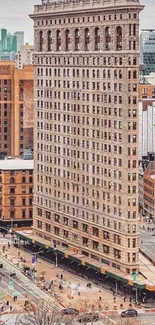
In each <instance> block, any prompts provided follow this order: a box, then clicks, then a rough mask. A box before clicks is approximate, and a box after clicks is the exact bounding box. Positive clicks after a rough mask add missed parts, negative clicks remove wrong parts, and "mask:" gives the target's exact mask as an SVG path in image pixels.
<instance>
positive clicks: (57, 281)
mask: <svg viewBox="0 0 155 325" xmlns="http://www.w3.org/2000/svg"><path fill="white" fill-rule="evenodd" d="M8 242H10V244H11V239H10V237H8V238H5V239H4V238H0V252H1V254H2V256H6V255H7V260H8V261H10V262H11V263H13V264H17V263H18V262H19V260H21V258H22V259H23V260H25V263H24V264H26V265H27V266H30V267H33V266H32V255H31V254H30V253H27V252H25V251H23V250H19V249H17V248H14V247H13V245H12V244H11V245H10V248H8ZM4 246H5V253H4V252H3V250H4ZM22 266H23V262H20V263H19V267H20V268H21V269H22ZM36 269H37V274H36V284H37V286H39V287H40V288H43V287H44V286H45V285H46V283H47V282H48V281H53V285H52V286H51V289H49V290H47V292H48V294H49V295H52V296H54V298H55V299H56V301H58V302H59V303H60V304H61V305H62V306H63V307H69V306H73V307H76V308H77V309H79V310H81V311H82V310H85V309H92V308H94V309H95V310H114V309H116V306H117V309H120V305H121V304H123V308H128V307H129V301H125V302H124V298H123V297H119V296H114V295H113V293H112V292H109V291H107V290H105V289H103V288H100V287H99V286H96V285H95V284H91V288H88V287H87V284H88V281H86V280H84V279H82V278H80V277H77V276H76V275H73V274H71V273H70V272H67V271H66V270H64V269H62V268H60V267H56V266H55V265H53V264H50V263H47V262H45V261H44V260H41V259H40V258H39V257H38V258H37V263H36ZM43 276H44V281H42V277H43Z"/></svg>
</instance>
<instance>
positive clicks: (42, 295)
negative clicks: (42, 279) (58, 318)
mask: <svg viewBox="0 0 155 325" xmlns="http://www.w3.org/2000/svg"><path fill="white" fill-rule="evenodd" d="M0 263H2V264H3V266H4V269H7V270H9V271H10V272H15V273H16V276H17V280H15V279H13V282H14V286H16V287H17V288H20V291H23V292H24V291H25V293H27V294H29V295H30V296H31V297H33V298H34V301H37V304H38V305H39V306H40V307H42V308H43V307H44V309H47V310H48V311H49V310H53V309H55V310H60V309H61V306H60V305H59V304H58V302H57V301H55V299H54V298H53V297H51V296H49V295H48V294H47V293H46V292H44V291H42V290H41V289H40V288H38V287H37V285H36V284H35V283H33V282H32V281H31V280H29V279H28V278H27V277H26V276H25V275H24V274H22V272H21V271H20V270H19V269H18V268H17V267H16V266H15V265H13V264H11V263H10V262H9V261H7V260H6V259H5V258H4V257H2V256H0Z"/></svg>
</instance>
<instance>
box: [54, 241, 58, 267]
mask: <svg viewBox="0 0 155 325" xmlns="http://www.w3.org/2000/svg"><path fill="white" fill-rule="evenodd" d="M53 242H54V247H53V250H54V251H55V267H58V253H57V242H56V240H53Z"/></svg>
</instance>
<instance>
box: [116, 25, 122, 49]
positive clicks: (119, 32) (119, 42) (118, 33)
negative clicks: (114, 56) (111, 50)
mask: <svg viewBox="0 0 155 325" xmlns="http://www.w3.org/2000/svg"><path fill="white" fill-rule="evenodd" d="M116 50H117V51H120V50H122V27H120V26H117V28H116Z"/></svg>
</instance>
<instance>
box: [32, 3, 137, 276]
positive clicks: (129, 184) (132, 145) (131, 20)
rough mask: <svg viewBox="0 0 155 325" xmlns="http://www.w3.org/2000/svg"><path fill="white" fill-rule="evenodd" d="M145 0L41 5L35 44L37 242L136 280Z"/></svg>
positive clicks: (36, 17) (37, 12)
mask: <svg viewBox="0 0 155 325" xmlns="http://www.w3.org/2000/svg"><path fill="white" fill-rule="evenodd" d="M142 8H143V7H142V6H141V5H140V3H139V0H124V1H122V0H121V1H120V0H102V1H101V0H94V1H89V0H83V1H60V2H55V3H51V2H50V1H42V5H37V6H35V9H34V13H33V14H32V15H31V18H32V19H33V20H34V35H35V49H34V51H35V53H34V63H35V175H34V216H33V218H34V224H33V229H34V232H35V234H36V235H38V237H40V238H44V239H46V240H48V241H49V245H50V246H53V245H54V243H56V246H57V248H58V249H59V250H64V249H66V250H72V251H74V252H75V254H76V253H77V254H81V255H85V256H87V257H90V258H91V259H92V261H93V260H94V261H99V262H100V263H103V266H106V265H108V266H110V267H113V268H117V269H120V270H123V271H125V272H126V273H132V272H135V271H136V272H137V271H138V267H139V226H138V220H139V216H138V99H137V97H138V70H139V13H140V11H141V10H142Z"/></svg>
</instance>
